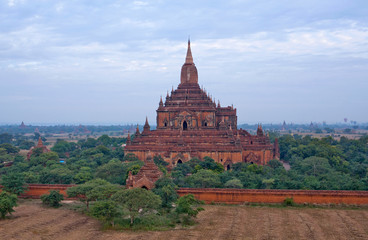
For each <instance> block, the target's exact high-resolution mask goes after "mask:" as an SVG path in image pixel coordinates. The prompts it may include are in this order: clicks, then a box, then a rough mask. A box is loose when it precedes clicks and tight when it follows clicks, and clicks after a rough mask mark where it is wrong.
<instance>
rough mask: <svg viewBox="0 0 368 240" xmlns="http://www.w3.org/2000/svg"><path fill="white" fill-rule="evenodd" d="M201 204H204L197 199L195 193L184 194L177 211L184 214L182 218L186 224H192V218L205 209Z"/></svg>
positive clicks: (178, 203)
mask: <svg viewBox="0 0 368 240" xmlns="http://www.w3.org/2000/svg"><path fill="white" fill-rule="evenodd" d="M199 204H203V202H201V201H199V200H197V199H195V198H194V195H193V194H188V195H184V196H182V197H180V198H179V199H178V201H177V207H176V210H175V211H176V213H177V214H179V215H184V217H183V219H182V221H183V224H184V225H189V224H191V223H192V219H193V218H195V217H197V215H198V213H199V212H200V211H203V210H204V209H203V208H202V207H199V206H198V205H199Z"/></svg>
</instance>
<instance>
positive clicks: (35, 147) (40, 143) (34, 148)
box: [27, 136, 50, 160]
mask: <svg viewBox="0 0 368 240" xmlns="http://www.w3.org/2000/svg"><path fill="white" fill-rule="evenodd" d="M36 149H41V152H42V153H45V152H50V150H49V149H48V148H47V147H46V146H45V145H43V142H42V139H41V136H40V137H39V138H38V142H37V146H34V147H32V148H31V149H30V150H29V152H28V153H27V160H29V159H31V156H32V154H33V152H34V151H35V150H36Z"/></svg>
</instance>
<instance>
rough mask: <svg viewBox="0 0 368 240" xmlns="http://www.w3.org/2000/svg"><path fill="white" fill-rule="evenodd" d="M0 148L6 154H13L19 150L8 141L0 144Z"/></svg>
mask: <svg viewBox="0 0 368 240" xmlns="http://www.w3.org/2000/svg"><path fill="white" fill-rule="evenodd" d="M0 148H4V149H5V150H6V152H7V153H8V154H15V153H18V152H19V149H18V148H17V147H14V146H13V145H11V144H10V143H3V144H0Z"/></svg>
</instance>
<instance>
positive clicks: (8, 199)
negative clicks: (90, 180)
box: [0, 191, 17, 219]
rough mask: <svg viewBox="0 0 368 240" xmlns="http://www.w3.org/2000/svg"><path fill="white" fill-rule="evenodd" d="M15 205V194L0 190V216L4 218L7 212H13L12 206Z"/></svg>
mask: <svg viewBox="0 0 368 240" xmlns="http://www.w3.org/2000/svg"><path fill="white" fill-rule="evenodd" d="M16 206H17V196H16V195H15V194H11V193H8V192H6V191H2V192H1V193H0V216H1V218H3V219H4V218H5V216H6V215H7V214H8V213H9V214H11V213H12V212H14V209H13V208H14V207H16Z"/></svg>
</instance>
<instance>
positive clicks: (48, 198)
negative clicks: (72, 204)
mask: <svg viewBox="0 0 368 240" xmlns="http://www.w3.org/2000/svg"><path fill="white" fill-rule="evenodd" d="M41 200H42V203H43V204H45V205H48V206H50V207H55V208H57V207H60V206H61V204H60V202H61V201H62V200H64V196H63V194H61V193H60V191H55V190H50V192H49V194H44V195H42V196H41Z"/></svg>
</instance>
